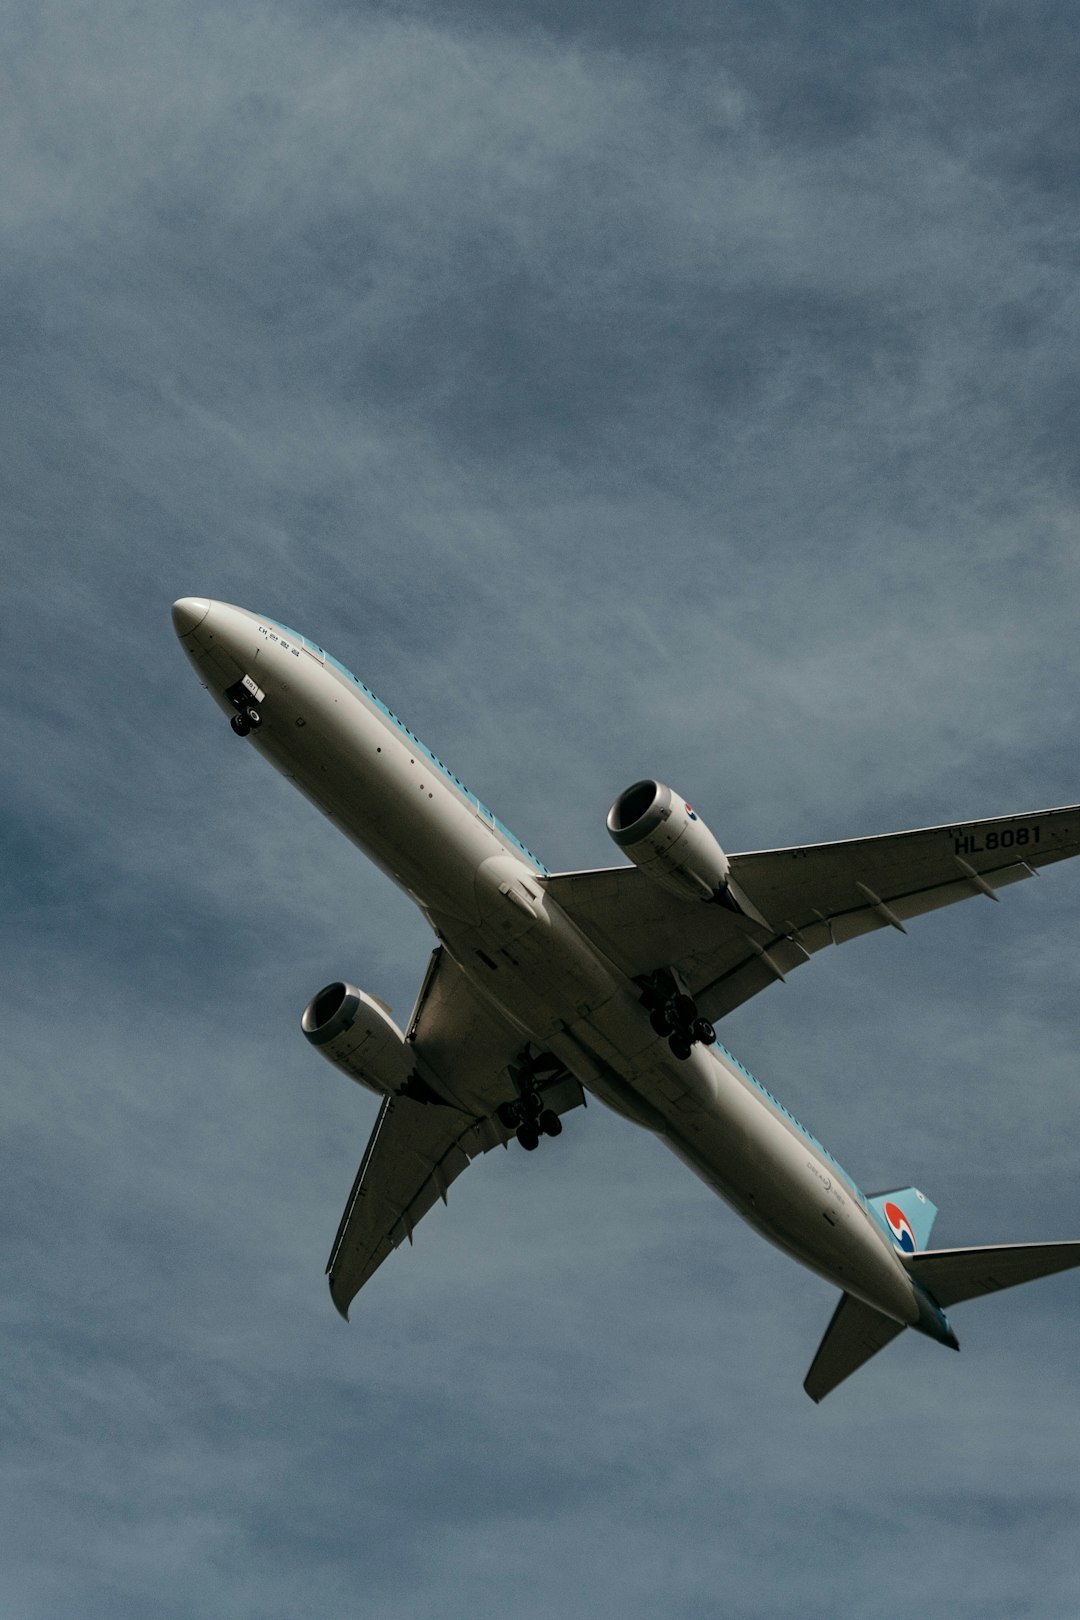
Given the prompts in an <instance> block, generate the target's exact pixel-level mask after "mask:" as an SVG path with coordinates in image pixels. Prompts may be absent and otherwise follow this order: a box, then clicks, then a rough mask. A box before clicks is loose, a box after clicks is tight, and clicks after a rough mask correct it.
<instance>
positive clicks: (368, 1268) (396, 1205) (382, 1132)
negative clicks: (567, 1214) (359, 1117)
mask: <svg viewBox="0 0 1080 1620" xmlns="http://www.w3.org/2000/svg"><path fill="white" fill-rule="evenodd" d="M510 1134H511V1133H510V1132H509V1131H508V1130H507V1129H506V1128H505V1127H504V1126H503V1125H501V1124H500V1123H499V1121H498V1119H497V1118H496V1117H494V1116H490V1117H489V1118H487V1119H483V1120H473V1119H470V1118H469V1116H468V1115H467V1114H462V1113H460V1112H459V1111H458V1110H457V1109H456V1108H439V1107H431V1106H430V1105H427V1104H424V1103H419V1102H413V1101H411V1100H410V1099H409V1098H408V1097H387V1098H386V1099H385V1101H384V1102H383V1105H382V1108H381V1109H380V1110H379V1117H378V1119H377V1120H376V1122H375V1129H374V1130H373V1131H372V1133H371V1140H370V1141H369V1142H368V1145H367V1151H366V1152H365V1154H364V1158H363V1162H362V1163H361V1165H360V1170H359V1172H358V1174H357V1177H356V1181H355V1182H354V1184H353V1190H352V1192H351V1194H350V1195H349V1202H348V1203H347V1204H346V1206H345V1213H344V1214H343V1215H342V1217H341V1225H340V1226H339V1228H338V1233H337V1237H336V1238H335V1239H334V1247H333V1249H332V1250H331V1252H330V1259H329V1262H328V1263H327V1267H326V1270H327V1275H328V1276H329V1278H330V1294H331V1297H332V1299H333V1301H334V1304H335V1305H336V1306H337V1308H338V1310H339V1311H340V1312H341V1314H342V1316H344V1317H346V1318H347V1317H348V1314H349V1305H350V1303H351V1301H352V1299H353V1298H354V1296H355V1295H356V1294H357V1293H358V1292H359V1290H360V1289H361V1288H362V1287H363V1286H364V1284H365V1283H366V1282H367V1281H368V1279H369V1277H371V1276H372V1275H373V1274H374V1273H375V1271H377V1270H378V1268H379V1266H381V1265H382V1262H383V1261H384V1260H385V1259H386V1257H387V1255H388V1254H390V1253H391V1252H392V1251H393V1250H394V1249H396V1248H397V1247H398V1245H399V1244H400V1243H403V1242H404V1241H405V1240H406V1238H407V1239H408V1241H409V1242H410V1243H411V1242H412V1235H413V1231H414V1229H415V1227H416V1226H417V1225H418V1224H419V1222H420V1221H421V1219H422V1218H423V1216H425V1215H426V1214H427V1212H428V1210H429V1209H431V1207H432V1205H433V1204H434V1203H435V1202H436V1201H437V1200H438V1199H439V1198H442V1199H444V1200H445V1198H446V1193H447V1189H448V1187H449V1186H450V1183H451V1182H452V1181H454V1180H456V1178H457V1177H458V1176H459V1175H460V1174H461V1172H462V1171H463V1170H466V1169H468V1167H469V1164H470V1162H471V1160H473V1159H474V1158H476V1156H477V1155H478V1154H480V1153H484V1152H486V1151H487V1149H488V1148H492V1147H498V1146H499V1145H500V1144H501V1143H503V1142H505V1141H506V1140H507V1139H508V1137H509V1136H510Z"/></svg>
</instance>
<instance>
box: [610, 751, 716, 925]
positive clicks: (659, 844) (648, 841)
mask: <svg viewBox="0 0 1080 1620" xmlns="http://www.w3.org/2000/svg"><path fill="white" fill-rule="evenodd" d="M607 830H608V832H609V833H610V834H611V836H612V838H613V839H614V840H615V842H616V843H617V844H618V846H619V848H620V849H621V850H622V851H623V853H624V854H625V855H626V856H628V857H629V859H630V860H632V861H633V863H634V865H635V866H640V867H641V870H642V871H643V872H647V873H648V875H649V877H651V878H652V879H654V881H655V882H657V883H660V884H662V885H663V887H664V888H665V889H670V890H671V892H672V893H673V894H677V895H680V896H681V897H682V899H684V900H718V901H720V902H721V903H722V904H724V903H726V904H729V905H730V904H732V901H731V899H730V897H729V895H728V877H729V874H730V871H731V863H730V861H729V860H728V858H727V856H726V855H725V854H724V852H723V850H722V849H721V848H720V845H719V844H718V843H717V842H716V839H715V838H714V837H713V835H712V833H711V832H710V831H709V829H708V827H706V825H705V823H704V822H703V821H702V820H701V818H700V816H699V815H698V814H697V812H696V811H695V810H691V808H690V806H689V805H688V804H687V803H686V800H685V799H680V797H679V795H678V794H677V793H673V792H672V791H671V789H670V788H669V787H665V786H664V784H663V782H653V781H651V780H650V781H647V782H635V783H634V785H633V787H628V788H627V789H626V791H625V792H624V793H620V794H619V797H618V798H617V799H616V800H615V803H614V804H613V805H612V807H611V809H610V810H609V811H608V818H607Z"/></svg>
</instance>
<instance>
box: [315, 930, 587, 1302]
mask: <svg viewBox="0 0 1080 1620" xmlns="http://www.w3.org/2000/svg"><path fill="white" fill-rule="evenodd" d="M408 1039H409V1040H410V1041H411V1042H412V1044H413V1046H414V1049H415V1052H416V1055H417V1058H418V1060H420V1061H422V1062H423V1063H425V1064H427V1065H430V1066H431V1067H432V1069H433V1070H434V1073H435V1074H437V1075H438V1076H439V1078H440V1079H441V1080H443V1081H444V1082H445V1085H446V1088H447V1090H448V1091H450V1092H451V1093H453V1095H454V1096H456V1097H457V1098H458V1099H459V1100H461V1101H462V1102H464V1103H465V1104H466V1106H465V1107H461V1108H456V1107H453V1106H452V1105H450V1104H448V1103H446V1104H440V1103H438V1102H420V1101H417V1100H415V1099H414V1098H412V1097H408V1096H390V1097H387V1098H385V1099H384V1101H383V1105H382V1107H381V1108H380V1110H379V1116H378V1118H377V1120H376V1121H375V1129H374V1130H373V1131H372V1133H371V1139H370V1141H369V1142H368V1145H367V1149H366V1151H365V1153H364V1157H363V1160H362V1162H361V1165H360V1169H359V1171H358V1172H357V1176H356V1180H355V1182H354V1183H353V1189H352V1192H351V1193H350V1195H349V1201H348V1203H347V1204H346V1206H345V1213H344V1214H343V1215H342V1217H341V1224H340V1226H339V1227H338V1232H337V1236H336V1238H335V1239H334V1246H333V1249H332V1250H331V1252H330V1259H329V1261H328V1262H327V1266H326V1270H327V1275H328V1276H329V1278H330V1295H331V1298H332V1299H333V1301H334V1304H335V1305H336V1306H337V1309H338V1310H339V1311H340V1312H341V1314H342V1316H344V1317H345V1318H346V1319H348V1313H349V1305H350V1303H351V1302H352V1300H353V1298H354V1297H355V1295H356V1294H357V1293H358V1292H359V1290H360V1289H361V1288H362V1287H363V1286H364V1284H365V1283H366V1282H367V1281H368V1279H369V1278H370V1277H371V1276H372V1275H373V1274H374V1272H375V1271H376V1270H377V1269H378V1267H379V1266H380V1265H382V1262H383V1261H384V1260H385V1259H386V1257H387V1255H388V1254H390V1253H391V1252H392V1251H393V1250H394V1249H396V1248H397V1247H398V1245H399V1244H401V1243H402V1242H404V1240H405V1239H406V1238H407V1239H408V1241H409V1242H410V1243H411V1242H412V1237H413V1231H414V1230H415V1228H416V1226H417V1225H418V1224H419V1222H420V1221H421V1219H422V1218H423V1216H425V1215H426V1214H427V1212H428V1210H429V1209H431V1208H432V1206H433V1205H434V1204H435V1203H436V1202H437V1200H438V1199H440V1198H441V1199H442V1200H443V1202H444V1203H445V1202H446V1194H447V1189H448V1188H449V1186H450V1183H451V1182H452V1181H454V1180H456V1178H457V1177H458V1176H459V1175H460V1174H461V1172H462V1171H463V1170H465V1169H467V1168H468V1166H469V1164H470V1163H471V1162H472V1160H473V1159H475V1158H477V1157H478V1156H479V1155H480V1154H481V1153H486V1152H487V1151H488V1149H489V1148H493V1147H500V1146H505V1145H506V1143H507V1142H508V1140H509V1139H510V1137H511V1136H512V1135H513V1131H512V1130H509V1129H508V1128H507V1127H506V1126H505V1125H503V1123H502V1122H501V1120H500V1119H499V1118H498V1116H497V1114H496V1113H495V1110H496V1108H497V1107H498V1105H499V1103H500V1102H505V1101H507V1100H509V1099H511V1098H513V1097H515V1096H516V1094H517V1093H516V1091H515V1088H514V1085H513V1083H512V1081H511V1079H510V1076H509V1073H508V1068H507V1066H508V1064H509V1063H510V1062H511V1060H512V1059H514V1058H515V1057H516V1056H517V1055H518V1053H519V1052H520V1051H521V1049H522V1045H523V1042H522V1038H521V1035H520V1033H519V1032H518V1031H517V1030H515V1029H514V1027H513V1025H512V1024H510V1023H509V1022H506V1021H503V1020H501V1019H500V1018H499V1017H498V1014H497V1013H496V1012H495V1011H494V1010H493V1009H489V1008H488V1007H487V1006H486V1005H485V1004H484V1003H482V1002H481V1000H480V998H479V996H477V994H476V992H475V991H474V990H473V989H472V987H471V986H470V984H469V982H468V980H467V979H466V978H465V976H464V974H463V973H462V972H461V970H460V968H459V967H458V966H457V964H456V963H455V962H454V960H453V958H452V957H450V956H448V955H447V954H446V953H445V952H444V951H443V950H442V948H441V947H440V948H439V949H438V950H436V951H435V952H434V953H433V955H432V959H431V965H430V966H429V968H428V972H427V976H426V978H425V980H424V984H423V987H422V989H421V992H420V996H419V999H418V1001H417V1004H416V1007H415V1009H414V1011H413V1015H412V1019H411V1020H410V1024H409V1033H408ZM543 1090H544V1102H545V1105H546V1106H547V1107H548V1108H552V1109H554V1110H555V1112H556V1113H558V1114H563V1113H566V1112H567V1111H568V1110H569V1109H571V1108H576V1107H577V1106H578V1104H579V1103H582V1102H584V1100H585V1099H584V1094H583V1092H582V1090H581V1087H580V1085H579V1084H578V1082H577V1081H576V1080H574V1079H573V1078H572V1077H570V1076H567V1075H565V1073H564V1074H563V1075H562V1076H559V1075H555V1076H554V1077H553V1080H552V1082H551V1083H549V1084H547V1085H545V1086H544V1088H543Z"/></svg>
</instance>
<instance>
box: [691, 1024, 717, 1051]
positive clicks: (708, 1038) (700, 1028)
mask: <svg viewBox="0 0 1080 1620" xmlns="http://www.w3.org/2000/svg"><path fill="white" fill-rule="evenodd" d="M692 1034H693V1037H694V1039H695V1041H700V1042H701V1044H702V1046H715V1045H716V1031H715V1029H713V1027H712V1025H711V1024H710V1023H709V1020H708V1019H707V1018H695V1019H694V1027H693V1030H692Z"/></svg>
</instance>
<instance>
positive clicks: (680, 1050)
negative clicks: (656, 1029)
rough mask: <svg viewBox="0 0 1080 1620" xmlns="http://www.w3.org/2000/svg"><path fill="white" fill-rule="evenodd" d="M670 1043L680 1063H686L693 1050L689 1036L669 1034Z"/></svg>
mask: <svg viewBox="0 0 1080 1620" xmlns="http://www.w3.org/2000/svg"><path fill="white" fill-rule="evenodd" d="M668 1045H669V1046H670V1047H671V1050H672V1052H673V1053H674V1054H675V1056H676V1057H677V1058H678V1059H679V1061H680V1063H685V1062H686V1060H687V1058H688V1057H689V1056H690V1052H691V1042H690V1041H689V1040H688V1039H687V1037H686V1036H685V1035H669V1036H668Z"/></svg>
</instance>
